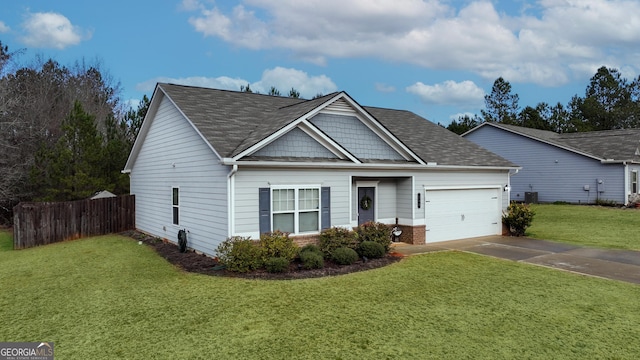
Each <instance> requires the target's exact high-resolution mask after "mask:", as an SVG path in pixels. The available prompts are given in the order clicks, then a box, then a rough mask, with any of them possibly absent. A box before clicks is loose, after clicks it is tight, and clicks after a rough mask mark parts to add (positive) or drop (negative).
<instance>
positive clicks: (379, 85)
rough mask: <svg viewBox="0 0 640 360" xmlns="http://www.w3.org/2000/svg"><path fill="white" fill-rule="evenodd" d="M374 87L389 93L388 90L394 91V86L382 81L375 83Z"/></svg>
mask: <svg viewBox="0 0 640 360" xmlns="http://www.w3.org/2000/svg"><path fill="white" fill-rule="evenodd" d="M375 87H376V90H377V91H380V92H384V93H390V92H394V91H396V88H395V87H394V86H392V85H387V84H383V83H375Z"/></svg>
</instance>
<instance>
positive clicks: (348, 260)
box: [331, 247, 358, 265]
mask: <svg viewBox="0 0 640 360" xmlns="http://www.w3.org/2000/svg"><path fill="white" fill-rule="evenodd" d="M331 259H333V261H335V262H336V263H337V264H340V265H351V264H353V263H354V262H356V261H358V253H357V252H356V251H355V250H353V249H351V248H348V247H340V248H337V249H335V250H333V252H332V253H331Z"/></svg>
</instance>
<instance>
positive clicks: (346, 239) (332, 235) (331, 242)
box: [320, 227, 358, 257]
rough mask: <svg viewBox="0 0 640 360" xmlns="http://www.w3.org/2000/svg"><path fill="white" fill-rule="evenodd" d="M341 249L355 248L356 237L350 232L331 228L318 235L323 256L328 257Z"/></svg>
mask: <svg viewBox="0 0 640 360" xmlns="http://www.w3.org/2000/svg"><path fill="white" fill-rule="evenodd" d="M341 247H347V248H350V249H355V248H357V247H358V235H357V234H356V233H355V232H354V231H352V230H349V229H345V228H341V227H332V228H329V229H326V230H323V231H322V233H320V250H322V252H323V253H324V254H325V256H327V257H330V256H331V254H332V253H333V251H334V250H336V249H338V248H341Z"/></svg>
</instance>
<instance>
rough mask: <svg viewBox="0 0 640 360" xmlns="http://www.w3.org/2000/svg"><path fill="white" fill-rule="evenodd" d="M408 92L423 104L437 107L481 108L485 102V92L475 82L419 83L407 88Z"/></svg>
mask: <svg viewBox="0 0 640 360" xmlns="http://www.w3.org/2000/svg"><path fill="white" fill-rule="evenodd" d="M406 90H407V92H409V93H412V94H414V95H417V96H418V97H419V98H420V99H421V100H422V101H423V102H425V103H427V104H435V105H457V106H462V107H468V108H472V107H480V106H482V103H483V102H484V95H485V93H484V90H482V89H481V88H479V87H478V86H477V85H476V84H475V83H474V82H473V81H469V80H466V81H462V82H455V81H452V80H447V81H444V82H442V83H440V84H435V85H425V84H423V83H422V82H417V83H415V84H413V85H411V86H408V87H407V88H406Z"/></svg>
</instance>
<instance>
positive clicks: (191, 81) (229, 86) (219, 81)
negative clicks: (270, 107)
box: [136, 76, 249, 92]
mask: <svg viewBox="0 0 640 360" xmlns="http://www.w3.org/2000/svg"><path fill="white" fill-rule="evenodd" d="M156 83H170V84H177V85H189V86H200V87H206V88H213V89H221V90H240V86H246V85H247V84H248V83H249V81H247V80H244V79H240V78H235V79H234V78H230V77H227V76H220V77H217V78H208V77H202V76H192V77H186V78H171V77H157V78H153V79H150V80H147V81H145V82H142V83H139V84H137V85H136V90H138V91H145V92H151V91H153V89H154V88H155V86H156Z"/></svg>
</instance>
